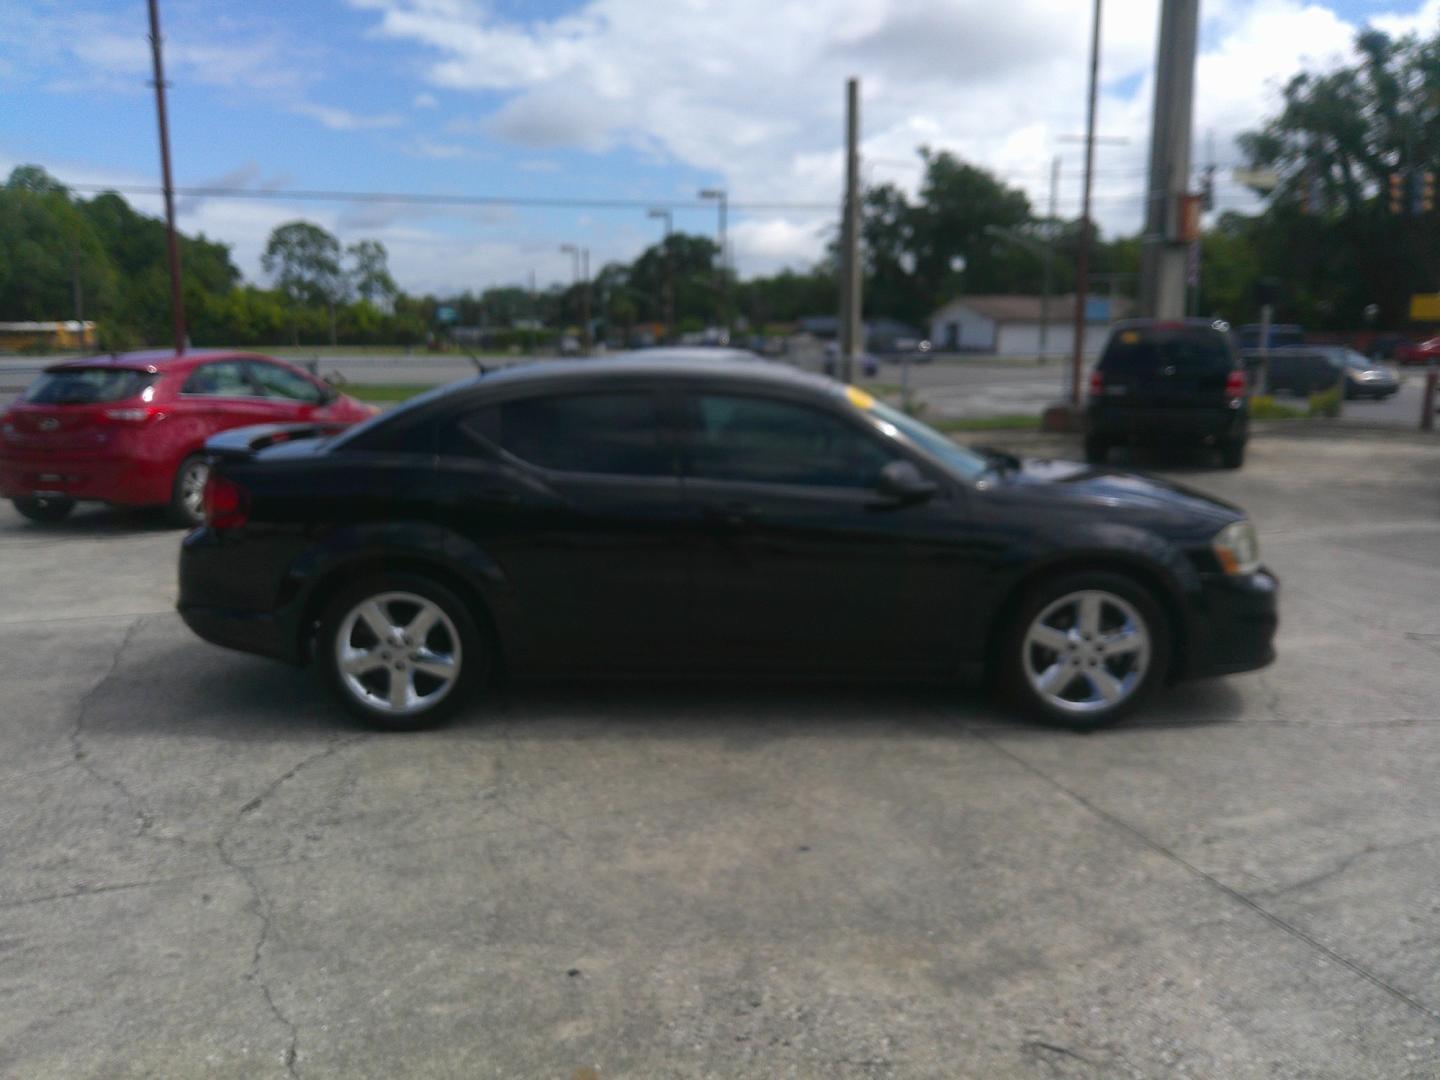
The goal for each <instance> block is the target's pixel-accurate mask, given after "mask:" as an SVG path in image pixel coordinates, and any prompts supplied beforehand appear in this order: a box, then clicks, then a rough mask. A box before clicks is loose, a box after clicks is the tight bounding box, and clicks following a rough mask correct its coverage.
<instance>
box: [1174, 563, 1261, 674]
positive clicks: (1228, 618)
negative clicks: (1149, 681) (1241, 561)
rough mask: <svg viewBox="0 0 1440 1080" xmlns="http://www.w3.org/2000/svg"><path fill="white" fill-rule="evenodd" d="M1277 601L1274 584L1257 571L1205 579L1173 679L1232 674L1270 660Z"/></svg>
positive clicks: (1259, 665)
mask: <svg viewBox="0 0 1440 1080" xmlns="http://www.w3.org/2000/svg"><path fill="white" fill-rule="evenodd" d="M1279 596H1280V583H1279V582H1278V581H1277V580H1276V579H1275V575H1273V574H1271V573H1270V571H1268V570H1265V569H1263V568H1262V569H1261V570H1258V571H1256V572H1255V573H1253V574H1247V575H1243V576H1237V577H1231V576H1227V575H1221V574H1207V575H1205V577H1204V581H1203V584H1202V586H1201V590H1200V596H1199V598H1198V600H1197V602H1196V608H1197V610H1196V611H1195V612H1194V618H1193V619H1192V623H1191V627H1192V629H1191V634H1190V639H1189V641H1188V642H1187V645H1188V648H1186V650H1185V654H1186V655H1184V656H1182V657H1181V664H1180V669H1179V671H1178V672H1177V674H1178V675H1179V676H1181V677H1182V678H1192V679H1194V678H1207V677H1209V676H1212V675H1233V674H1235V673H1237V672H1241V671H1254V670H1255V669H1256V668H1262V667H1264V666H1265V665H1266V664H1269V663H1270V662H1271V661H1273V660H1274V659H1275V631H1276V630H1277V629H1278V628H1279V625H1280V616H1279Z"/></svg>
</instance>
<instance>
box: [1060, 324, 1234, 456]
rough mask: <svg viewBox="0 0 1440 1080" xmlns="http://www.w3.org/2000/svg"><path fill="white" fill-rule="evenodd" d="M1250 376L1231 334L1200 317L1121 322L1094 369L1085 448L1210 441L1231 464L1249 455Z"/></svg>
mask: <svg viewBox="0 0 1440 1080" xmlns="http://www.w3.org/2000/svg"><path fill="white" fill-rule="evenodd" d="M1247 393H1248V381H1247V379H1246V375H1245V371H1244V368H1243V367H1242V366H1241V364H1240V361H1239V359H1238V358H1237V356H1236V354H1235V352H1234V350H1233V348H1232V347H1231V343H1230V337H1229V335H1228V334H1227V333H1226V332H1225V331H1224V330H1223V329H1221V328H1219V327H1217V326H1216V325H1215V324H1213V323H1211V322H1209V321H1206V320H1201V319H1184V320H1173V321H1161V320H1152V319H1134V320H1130V321H1127V322H1122V323H1117V324H1116V326H1115V328H1114V330H1113V331H1112V332H1111V334H1110V338H1109V340H1108V341H1107V342H1106V344H1105V350H1104V352H1103V353H1102V354H1101V356H1100V360H1099V362H1098V363H1097V364H1096V365H1095V369H1094V371H1093V372H1092V373H1091V375H1090V394H1089V399H1088V402H1087V405H1086V411H1085V419H1086V434H1085V456H1086V459H1087V460H1088V461H1091V462H1093V463H1095V464H1103V463H1104V462H1105V461H1106V460H1107V458H1108V457H1109V454H1110V449H1111V447H1113V446H1117V445H1124V444H1136V443H1139V444H1150V445H1163V446H1166V447H1184V446H1212V447H1215V448H1216V449H1217V450H1219V452H1220V459H1221V462H1222V463H1223V464H1224V465H1225V467H1226V468H1229V469H1238V468H1239V467H1240V466H1241V465H1243V464H1244V463H1245V444H1246V441H1247V440H1248V439H1249V431H1250V409H1249V404H1248V401H1247Z"/></svg>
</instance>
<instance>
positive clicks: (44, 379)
mask: <svg viewBox="0 0 1440 1080" xmlns="http://www.w3.org/2000/svg"><path fill="white" fill-rule="evenodd" d="M156 378H158V376H156V375H153V374H151V373H150V372H148V371H135V370H134V369H132V368H112V367H94V368H61V369H60V370H58V371H47V372H44V373H43V374H42V375H41V376H40V377H39V378H38V379H36V380H35V381H34V382H33V383H31V384H30V386H29V388H28V389H27V390H26V391H25V400H26V401H28V402H30V403H31V404H32V405H89V404H92V403H99V402H109V401H124V400H125V399H126V398H131V397H134V396H135V395H136V394H138V393H140V391H141V390H143V389H145V387H147V386H149V385H150V384H151V383H153V382H154V381H155V380H156Z"/></svg>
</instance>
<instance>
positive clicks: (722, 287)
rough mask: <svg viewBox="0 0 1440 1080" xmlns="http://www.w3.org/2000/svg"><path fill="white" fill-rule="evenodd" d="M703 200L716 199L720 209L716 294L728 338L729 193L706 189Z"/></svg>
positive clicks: (702, 194) (702, 195)
mask: <svg viewBox="0 0 1440 1080" xmlns="http://www.w3.org/2000/svg"><path fill="white" fill-rule="evenodd" d="M700 198H702V199H715V200H717V202H718V203H719V208H720V272H719V275H718V277H719V281H718V282H717V283H716V293H717V294H718V296H719V299H720V319H719V321H720V323H721V324H722V325H723V326H724V328H725V331H726V336H727V337H728V336H729V330H730V276H729V273H728V271H729V269H730V259H729V247H728V244H727V243H726V237H725V216H726V211H727V210H728V208H729V200H730V196H729V193H728V192H726V190H725V189H724V188H705V189H704V190H703V191H701V192H700Z"/></svg>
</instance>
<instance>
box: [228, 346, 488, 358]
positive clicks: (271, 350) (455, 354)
mask: <svg viewBox="0 0 1440 1080" xmlns="http://www.w3.org/2000/svg"><path fill="white" fill-rule="evenodd" d="M245 348H246V349H247V350H249V351H252V352H258V353H264V354H265V355H267V356H278V357H279V358H280V359H282V360H309V359H310V358H311V357H312V356H316V357H319V358H320V359H321V360H327V359H334V360H343V359H344V358H345V357H347V356H409V357H412V358H414V359H416V360H427V359H429V360H450V359H457V358H458V359H460V360H464V359H467V358H468V357H469V356H470V351H469V350H468V349H451V350H450V351H449V352H434V353H432V352H430V351H428V350H427V349H426V348H425V346H424V345H411V346H405V345H255V346H249V345H247V346H245ZM407 349H408V351H407ZM475 355H476V356H480V357H486V356H505V355H507V354H506V353H500V352H492V351H480V350H477V351H476V353H475Z"/></svg>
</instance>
